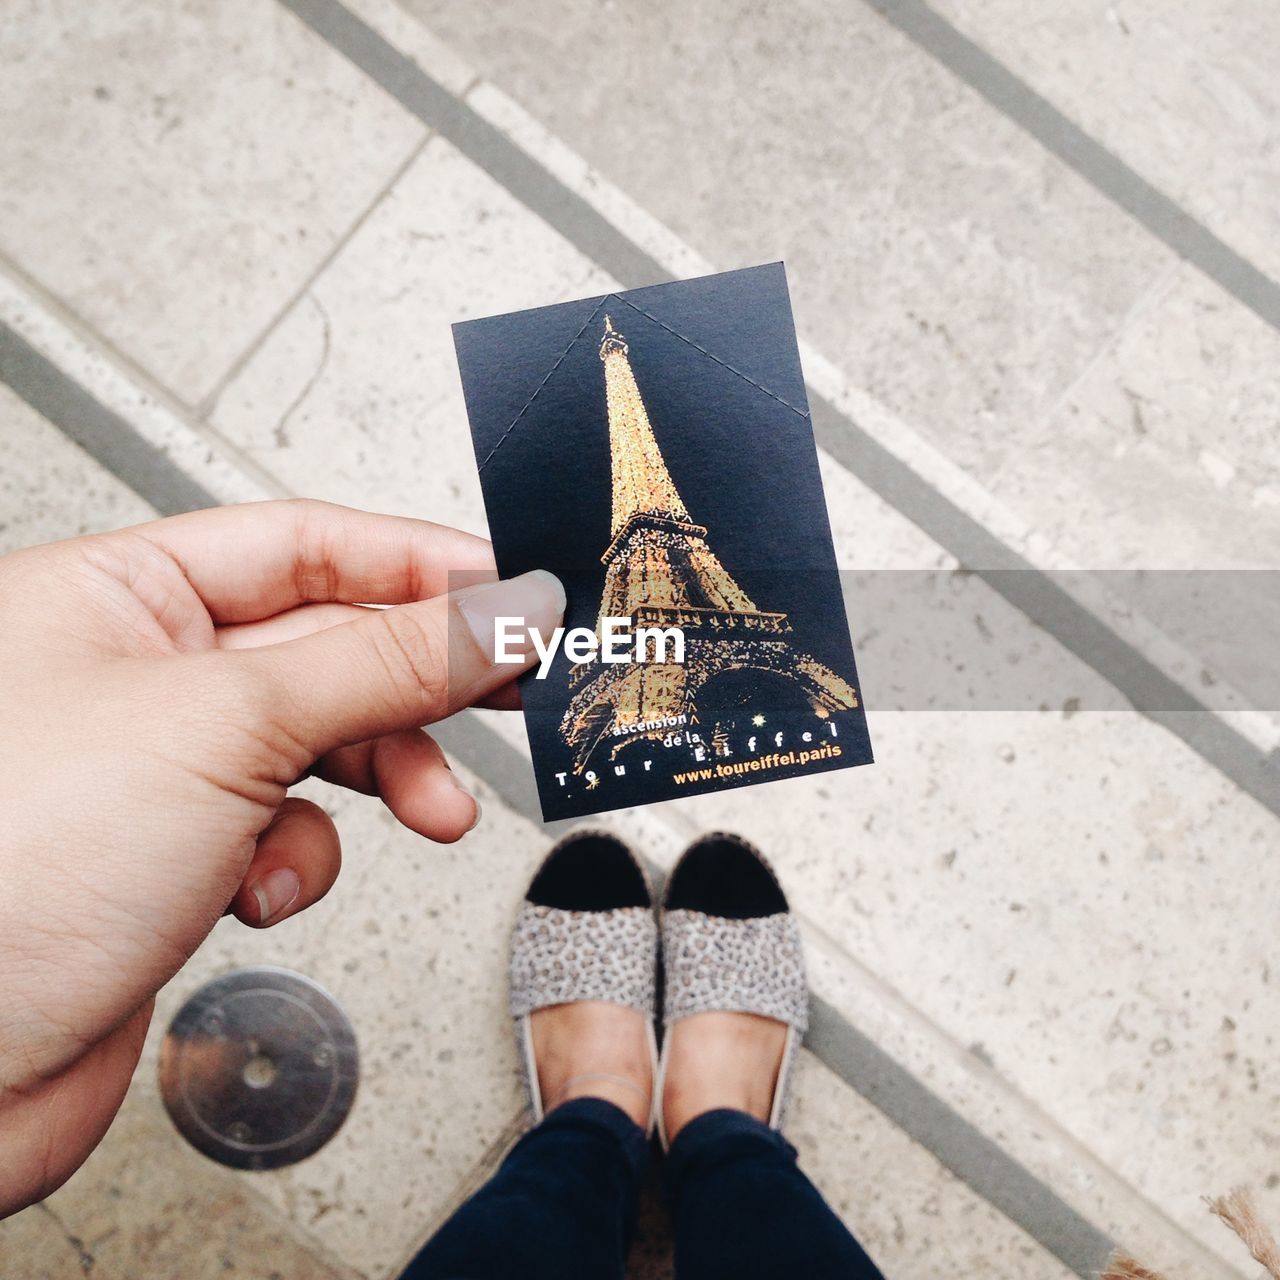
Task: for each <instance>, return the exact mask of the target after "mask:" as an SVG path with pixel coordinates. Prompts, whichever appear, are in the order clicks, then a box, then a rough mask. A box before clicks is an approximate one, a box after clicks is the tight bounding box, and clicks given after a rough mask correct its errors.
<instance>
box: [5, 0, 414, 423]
mask: <svg viewBox="0 0 1280 1280" xmlns="http://www.w3.org/2000/svg"><path fill="white" fill-rule="evenodd" d="M0 62H2V63H3V64H4V66H5V75H4V77H3V79H2V80H0V114H3V116H4V118H5V120H6V122H7V127H6V129H5V130H4V136H3V138H0V172H2V173H3V174H4V175H5V180H4V184H3V186H4V193H3V196H2V197H0V208H2V209H3V217H0V253H3V254H5V255H6V256H7V257H8V258H9V259H10V260H11V261H13V262H16V263H18V264H19V265H20V267H21V270H22V271H23V272H24V273H25V274H26V275H27V277H29V278H34V279H35V280H36V281H38V282H39V284H40V285H41V286H42V287H43V288H45V289H47V290H48V291H49V292H50V293H51V294H53V295H54V296H56V297H57V298H58V299H59V301H60V302H62V303H64V304H65V305H66V306H68V307H70V308H71V310H72V311H74V312H76V313H77V314H79V315H80V316H81V317H83V318H84V319H85V320H86V321H88V322H89V323H90V324H92V325H94V326H96V327H97V328H98V329H99V330H100V331H101V332H102V334H103V335H104V336H105V337H106V338H107V340H108V341H110V342H111V343H113V344H114V345H115V346H116V347H118V348H119V349H120V350H121V351H122V352H123V353H124V354H125V355H126V356H127V357H128V358H129V359H131V360H134V361H136V362H137V363H138V364H139V365H141V366H142V367H143V368H144V369H146V370H147V372H148V373H150V374H152V375H153V376H155V377H156V378H157V379H158V380H159V381H161V382H163V383H164V384H165V385H167V386H168V387H169V388H170V389H171V390H172V391H174V392H175V393H176V394H178V395H179V396H181V397H182V398H183V399H185V400H186V401H188V402H189V403H194V402H196V401H198V400H199V399H200V398H201V397H202V396H204V395H205V394H206V393H207V392H208V391H209V390H210V388H211V387H213V386H214V385H215V384H216V382H217V380H218V378H219V377H220V376H221V375H222V374H223V373H224V372H225V371H226V370H227V369H228V367H229V366H230V365H231V364H232V363H233V362H234V361H235V360H236V359H237V357H238V356H239V355H240V354H241V353H242V352H243V351H244V350H245V349H246V347H248V346H249V345H250V344H251V343H252V342H253V340H254V339H255V337H256V336H257V334H258V333H259V331H260V330H261V329H262V328H263V326H265V325H266V324H267V323H268V321H269V320H270V319H271V317H272V316H273V315H274V314H275V313H276V312H277V311H278V310H279V308H280V307H282V306H283V305H285V304H286V303H287V302H288V300H289V298H290V297H291V296H292V294H293V293H294V291H295V290H297V289H298V288H299V287H300V286H301V285H302V284H303V283H304V282H305V280H306V279H307V277H308V276H309V275H310V274H311V272H312V271H314V270H315V268H316V267H317V266H318V265H319V264H320V263H321V262H323V261H324V259H325V257H326V256H327V255H328V254H329V253H330V252H331V251H332V249H333V247H334V245H335V243H336V242H337V241H338V239H340V238H341V237H342V236H343V235H344V234H345V233H346V232H347V231H348V230H349V229H350V227H351V225H352V224H353V223H354V222H355V221H357V220H358V218H359V217H360V215H361V214H362V213H363V211H364V210H365V208H366V207H367V206H368V204H369V203H370V202H371V201H372V200H373V199H374V198H375V197H376V195H377V193H378V191H379V190H380V189H381V188H382V186H383V185H384V184H385V183H386V182H387V181H388V179H389V178H390V177H391V176H392V175H393V174H395V172H396V171H397V170H398V169H399V167H400V166H401V164H402V163H403V162H404V161H405V159H406V158H407V157H408V156H409V155H410V154H411V152H412V151H413V149H414V148H415V147H416V146H418V145H419V143H420V142H421V140H422V138H423V136H424V130H423V129H422V127H421V126H420V125H419V124H418V123H417V122H416V121H414V120H413V119H411V118H410V117H409V116H408V115H407V114H406V113H405V112H403V111H402V110H401V108H400V107H398V106H397V105H396V104H394V103H393V102H391V101H390V100H389V99H388V98H387V97H386V96H385V95H384V94H383V93H382V91H381V90H379V89H378V88H376V87H375V86H373V85H372V84H370V82H369V81H368V80H367V79H365V78H364V77H363V76H362V75H361V74H360V73H359V72H357V71H356V70H355V69H354V68H353V67H352V66H351V65H350V64H349V63H348V62H346V61H345V60H344V59H343V58H341V57H340V56H339V55H337V54H335V53H334V52H333V51H332V50H331V49H329V48H328V47H327V46H326V45H325V44H324V43H323V42H322V41H321V40H319V39H318V38H317V37H316V36H315V35H313V34H312V33H311V32H310V31H309V30H307V29H306V28H305V27H304V26H303V25H302V24H301V23H299V22H298V21H297V20H296V19H295V18H294V17H293V16H292V15H290V14H289V13H287V12H286V11H285V10H283V9H282V8H280V7H279V6H274V5H266V6H264V5H257V4H253V3H248V2H247V0H235V2H234V3H230V4H225V5H218V6H215V7H213V8H210V7H208V6H200V5H195V6H192V5H187V6H176V7H175V6H167V7H163V6H162V7H157V6H155V5H153V4H148V3H146V2H145V0H129V2H128V3H123V4H117V5H112V6H111V8H110V9H109V10H107V9H91V10H83V11H82V10H79V9H67V8H64V7H60V6H52V7H51V6H48V5H42V4H38V3H34V0H32V2H30V3H21V4H18V5H16V6H14V5H10V6H7V7H6V11H5V14H4V16H3V18H0Z"/></svg>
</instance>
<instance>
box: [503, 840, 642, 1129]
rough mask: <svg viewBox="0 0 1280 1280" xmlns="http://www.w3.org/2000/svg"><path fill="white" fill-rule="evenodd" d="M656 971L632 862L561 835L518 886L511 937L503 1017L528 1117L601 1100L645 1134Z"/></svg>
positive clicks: (603, 846)
mask: <svg viewBox="0 0 1280 1280" xmlns="http://www.w3.org/2000/svg"><path fill="white" fill-rule="evenodd" d="M656 965H657V926H656V924H655V922H654V918H653V904H652V899H651V897H650V894H649V886H648V884H647V883H646V881H645V878H644V873H643V872H642V871H641V869H640V866H639V864H638V863H637V862H636V860H635V858H634V857H633V856H632V855H631V853H630V851H629V850H628V849H627V847H626V846H625V845H624V844H623V843H622V842H621V841H619V840H616V839H615V838H614V837H612V836H608V835H603V834H600V833H597V832H575V833H573V834H572V835H570V836H568V837H566V839H564V840H563V841H561V843H560V844H558V845H557V846H556V847H555V848H554V849H553V850H552V851H551V853H550V854H549V855H548V856H547V860H546V861H545V862H544V863H543V864H542V867H541V868H540V870H539V871H538V874H537V875H536V876H535V877H534V879H533V883H532V884H531V885H530V886H529V892H528V894H527V895H526V898H525V902H524V903H523V904H522V906H521V908H520V914H519V917H518V919H517V921H516V929H515V934H514V936H513V938H512V949H511V1012H512V1015H513V1016H514V1018H515V1020H516V1026H517V1033H518V1035H519V1038H520V1045H521V1051H522V1057H523V1059H524V1068H525V1072H526V1077H527V1082H528V1085H529V1093H530V1101H531V1103H532V1107H533V1112H534V1117H535V1119H541V1118H542V1116H543V1115H544V1114H545V1113H546V1112H548V1111H551V1110H552V1109H554V1108H555V1107H558V1106H560V1105H561V1104H562V1103H565V1102H569V1101H571V1100H572V1099H574V1098H584V1097H589V1098H602V1099H604V1100H605V1101H606V1102H611V1103H613V1104H614V1105H615V1106H617V1107H620V1108H621V1109H622V1110H623V1111H624V1112H626V1114H627V1115H628V1116H630V1117H631V1119H632V1120H634V1121H635V1122H636V1124H638V1125H639V1126H640V1127H641V1128H643V1129H648V1127H649V1121H650V1116H651V1114H652V1106H651V1097H652V1092H653V1078H654V1050H653V1013H654V986H655V969H656Z"/></svg>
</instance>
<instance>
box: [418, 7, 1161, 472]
mask: <svg viewBox="0 0 1280 1280" xmlns="http://www.w3.org/2000/svg"><path fill="white" fill-rule="evenodd" d="M409 7H411V8H412V9H413V10H414V12H417V13H419V14H421V15H422V16H423V18H424V20H425V21H426V22H427V23H428V25H429V26H431V27H432V29H433V30H435V31H436V32H437V33H438V34H440V35H441V36H443V37H445V38H446V39H448V40H450V41H452V42H455V43H456V44H457V45H458V47H459V48H460V49H461V50H462V51H463V52H464V53H465V54H466V55H467V56H468V57H470V58H472V59H473V61H475V62H476V63H477V65H478V66H479V67H480V69H481V70H482V71H484V72H485V74H486V75H487V76H489V77H490V78H492V79H493V80H495V81H496V82H497V83H498V84H499V85H500V86H501V87H502V88H503V89H505V90H506V91H507V92H508V93H510V94H511V95H512V96H513V97H515V98H516V99H517V100H518V101H520V102H521V103H522V105H523V106H525V107H526V108H527V109H528V110H529V111H530V112H531V113H532V114H533V115H534V116H536V117H537V118H538V119H540V120H541V121H542V122H543V123H545V124H546V125H547V126H548V127H549V128H550V129H551V130H552V131H553V132H554V133H556V134H558V135H559V136H560V137H561V138H562V139H563V140H564V142H565V143H566V144H567V145H569V146H570V147H572V148H574V149H575V150H576V151H578V152H579V153H580V154H581V155H583V156H584V157H585V158H586V160H587V161H588V162H589V163H590V164H591V165H592V166H593V167H594V168H595V169H596V170H597V171H599V172H600V173H601V174H602V175H603V176H604V178H605V179H607V180H608V181H610V182H612V183H614V184H616V185H617V186H619V187H621V188H622V189H623V191H625V192H626V193H627V194H628V195H629V196H630V197H631V198H633V199H634V200H636V201H637V202H638V203H640V204H641V205H643V206H644V207H646V208H647V209H648V210H649V211H650V212H651V213H652V214H654V215H655V216H656V217H657V218H658V219H659V220H660V221H662V222H663V223H665V224H666V225H667V226H669V227H670V228H671V229H672V230H673V231H674V232H675V233H676V234H677V235H678V236H680V238H681V239H683V240H684V241H686V242H687V243H689V244H690V245H692V246H693V247H694V248H695V249H696V250H697V251H698V252H699V253H701V254H702V255H703V256H705V257H706V258H708V259H709V260H710V261H712V262H713V263H715V264H716V265H717V266H718V267H720V268H725V267H730V266H737V265H743V264H746V263H750V262H756V261H762V260H768V259H771V258H777V257H782V258H785V260H786V262H787V265H788V274H789V278H790V282H791V287H792V290H793V294H794V298H795V303H796V313H797V317H798V322H799V326H800V329H801V332H802V334H803V335H804V336H805V337H806V338H807V339H808V340H810V341H811V342H812V343H813V345H814V346H815V347H816V348H817V349H818V350H819V351H821V352H822V353H823V354H825V355H826V356H828V357H829V358H830V359H832V360H833V361H834V362H835V363H836V364H837V365H839V366H840V367H841V369H842V370H843V371H844V372H845V373H846V374H847V375H848V376H849V377H850V379H851V380H852V381H853V382H854V383H856V384H857V385H858V386H860V387H862V388H864V389H865V390H866V391H868V392H869V393H870V394H872V395H873V396H875V397H877V398H879V399H881V400H883V401H884V402H885V403H886V404H887V405H888V406H889V407H890V408H891V409H892V410H893V411H894V412H896V413H898V414H899V415H901V416H902V417H903V418H905V419H906V420H907V421H908V422H909V423H911V424H912V425H913V426H914V427H915V428H916V429H917V430H919V431H921V432H922V433H923V434H924V435H926V436H927V437H928V438H929V439H930V440H932V441H933V442H934V443H935V444H936V445H937V446H938V447H939V448H941V449H942V450H943V451H944V452H945V453H947V454H948V455H949V456H950V457H952V459H953V460H955V461H957V462H959V463H961V464H962V465H964V466H966V467H967V468H969V469H971V470H972V471H974V472H975V473H976V474H978V475H986V474H987V473H989V472H990V471H992V470H993V469H995V468H996V467H997V466H998V465H999V464H1000V463H1001V462H1003V461H1005V460H1006V459H1007V458H1008V457H1009V455H1010V454H1011V453H1012V452H1014V451H1015V446H1016V443H1017V438H1018V433H1019V432H1020V430H1021V429H1022V425H1023V423H1024V422H1025V421H1027V420H1028V419H1030V418H1033V417H1035V416H1036V415H1038V414H1039V413H1042V412H1044V411H1045V410H1046V409H1047V408H1048V407H1050V406H1052V405H1053V404H1054V403H1056V401H1057V399H1058V397H1059V396H1060V395H1061V394H1062V392H1063V391H1064V390H1065V389H1066V388H1067V387H1068V386H1069V385H1070V384H1071V383H1072V382H1073V381H1074V380H1075V378H1076V377H1077V376H1078V374H1079V372H1080V371H1081V370H1082V369H1083V368H1084V367H1085V365H1086V364H1087V363H1088V361H1089V360H1090V359H1091V358H1092V357H1093V355H1094V353H1095V352H1096V351H1097V350H1098V349H1099V347H1100V346H1101V345H1102V344H1103V343H1104V342H1105V341H1106V339H1107V338H1108V336H1109V335H1110V334H1111V333H1112V332H1114V330H1115V329H1116V328H1117V327H1119V326H1120V325H1121V324H1122V323H1123V322H1124V319H1125V317H1126V315H1127V314H1128V312H1129V311H1130V309H1131V308H1132V307H1133V306H1134V305H1135V304H1136V303H1137V302H1138V300H1139V299H1140V298H1141V297H1142V296H1143V295H1144V293H1145V292H1146V291H1147V290H1148V289H1149V288H1150V287H1151V286H1152V284H1153V283H1154V282H1155V281H1156V280H1157V279H1158V278H1159V276H1160V274H1161V273H1162V272H1163V271H1164V270H1165V269H1167V267H1168V266H1169V265H1170V262H1171V257H1170V255H1169V254H1168V252H1167V251H1166V250H1165V249H1163V247H1162V246H1159V245H1157V244H1156V243H1155V242H1154V241H1152V240H1151V238H1150V237H1149V236H1148V235H1147V234H1146V233H1145V231H1143V230H1142V229H1141V228H1139V227H1137V226H1135V225H1133V224H1132V223H1131V222H1130V220H1129V219H1128V218H1127V217H1126V216H1125V215H1123V214H1121V213H1120V212H1119V211H1118V210H1116V209H1115V208H1114V207H1112V206H1111V205H1110V204H1109V203H1108V202H1106V201H1105V200H1104V199H1102V198H1101V197H1100V196H1098V195H1097V193H1096V192H1094V191H1093V190H1092V189H1091V188H1089V187H1088V186H1087V184H1085V183H1083V182H1082V181H1081V180H1080V179H1078V178H1077V177H1076V176H1075V175H1074V174H1071V173H1070V172H1069V171H1067V170H1065V169H1064V168H1063V166H1061V165H1060V164H1059V163H1058V162H1057V161H1056V160H1053V159H1052V158H1051V157H1048V156H1046V155H1045V154H1044V153H1043V152H1042V151H1041V150H1040V148H1039V147H1038V146H1037V145H1036V144H1035V143H1034V142H1032V141H1031V140H1030V139H1028V138H1027V137H1026V136H1025V135H1024V134H1022V133H1021V132H1020V131H1019V130H1018V129H1017V128H1016V127H1015V126H1013V125H1012V124H1010V123H1009V122H1008V121H1007V120H1005V119H1004V118H1003V117H1001V116H999V115H998V114H997V113H996V112H994V111H993V110H992V109H991V108H989V107H988V106H987V105H986V104H985V103H983V102H981V101H980V100H979V99H978V98H977V97H976V95H974V94H973V93H972V92H971V91H970V90H968V89H967V88H966V87H964V86H962V85H961V84H959V83H958V82H957V81H956V80H955V79H954V78H953V77H951V76H950V75H949V74H948V73H947V72H945V71H943V70H942V69H941V68H939V67H938V66H937V65H936V64H935V63H934V62H933V61H932V60H931V59H929V58H928V57H926V56H925V55H924V54H922V53H920V52H919V51H918V50H917V49H916V48H915V47H914V46H913V45H911V44H910V43H909V42H908V41H906V40H905V38H903V37H901V36H899V35H898V34H897V33H896V32H894V31H892V30H891V29H890V28H888V27H887V26H886V25H885V24H884V23H883V22H882V21H881V20H880V19H879V18H878V17H876V16H875V15H874V14H873V13H872V12H871V11H870V10H868V9H865V8H864V7H862V6H860V5H848V6H841V7H840V8H838V9H835V10H833V9H831V8H830V6H822V5H820V4H818V3H817V0H805V3H803V4H802V5H800V7H799V8H798V9H796V8H791V9H788V10H787V12H786V14H785V16H784V15H783V13H782V12H781V11H778V12H777V13H775V14H772V15H770V14H767V13H761V12H760V11H759V10H758V9H755V8H752V9H750V11H749V12H748V6H746V5H745V4H735V5H733V6H731V7H730V9H729V10H725V9H723V8H721V9H717V10H716V11H715V12H714V13H713V12H711V11H709V10H708V11H705V12H697V13H687V12H683V11H682V13H681V16H680V20H679V24H678V25H677V27H675V28H674V29H673V25H672V18H671V14H670V13H669V12H668V11H665V10H663V9H662V8H660V7H659V8H654V7H652V6H650V7H649V8H647V9H644V10H630V9H620V10H619V11H618V12H617V13H615V14H613V15H611V17H610V18H609V20H608V21H602V20H601V19H600V16H599V13H598V11H597V10H595V9H592V8H589V7H587V6H579V7H573V8H571V9H570V10H569V11H567V12H566V11H565V9H564V7H563V6H555V7H554V12H553V7H552V6H548V5H545V4H544V5H538V4H534V5H530V6H524V7H522V9H521V10H520V11H519V13H511V14H505V15H504V18H503V21H502V22H501V23H494V22H491V21H488V20H487V19H483V20H482V19H481V17H480V15H479V14H477V13H467V12H464V11H462V10H459V9H458V8H457V7H456V6H449V5H446V4H440V3H437V2H436V0H412V2H411V3H410V6H409ZM565 64H569V65H573V66H574V67H576V68H580V74H578V75H576V76H574V77H572V78H568V79H566V78H565V77H562V76H559V75H558V74H556V71H555V68H556V67H559V66H562V65H565ZM657 86H661V88H660V89H658V88H657ZM672 172H678V173H681V174H682V175H684V178H683V180H682V181H680V182H672V181H670V174H671V173H672ZM1046 227H1052V228H1053V234H1046V232H1045V229H1046Z"/></svg>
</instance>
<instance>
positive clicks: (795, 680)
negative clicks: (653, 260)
mask: <svg viewBox="0 0 1280 1280" xmlns="http://www.w3.org/2000/svg"><path fill="white" fill-rule="evenodd" d="M600 359H601V361H602V362H603V364H604V380H605V397H606V403H607V407H608V416H609V450H610V458H611V462H612V475H613V519H612V526H611V530H610V535H611V537H610V542H609V545H608V547H606V548H605V551H604V554H603V555H602V556H601V558H600V559H601V562H602V563H603V564H604V566H605V582H604V591H603V595H602V598H601V601H600V613H599V620H598V622H597V635H600V634H602V629H603V625H604V619H606V618H627V619H630V623H631V628H632V630H633V631H634V630H635V629H636V628H638V627H661V628H668V627H679V628H680V629H681V630H682V631H683V633H684V637H685V651H684V662H683V663H677V662H673V661H669V660H668V661H658V660H652V661H648V660H646V661H638V662H628V663H621V664H608V665H606V664H603V663H601V662H600V661H599V659H598V658H597V659H594V660H592V661H590V662H585V663H579V664H578V665H577V666H575V667H574V668H573V670H572V673H571V675H570V687H571V688H573V689H574V690H576V692H574V694H573V696H572V698H571V700H570V703H569V706H568V709H567V710H566V712H565V715H564V718H563V720H562V722H561V726H560V732H561V736H562V737H563V738H564V740H565V742H566V744H567V745H568V746H569V747H570V748H572V750H573V752H574V772H575V773H577V774H581V773H582V772H583V771H584V769H586V768H587V765H588V762H589V761H590V760H591V759H592V758H594V757H595V755H596V752H597V750H601V749H603V748H604V747H605V744H608V750H607V757H606V758H607V759H609V760H612V759H614V758H615V757H616V756H617V755H618V753H619V752H620V751H622V750H623V749H624V748H626V747H628V746H630V745H632V744H634V743H636V742H638V741H644V740H646V739H648V740H651V741H660V740H661V739H663V738H665V737H667V736H668V735H670V734H672V732H673V727H672V726H677V725H678V726H682V729H683V731H687V729H688V727H689V726H697V725H700V724H703V723H704V717H703V716H702V715H700V714H699V713H700V710H701V711H703V712H705V711H706V710H707V704H709V703H710V702H711V701H712V698H711V696H710V695H711V694H712V693H713V692H714V691H716V689H717V687H718V686H723V685H724V684H725V682H726V681H727V680H731V679H733V678H734V677H735V675H737V676H739V677H742V676H745V677H747V678H748V680H749V682H750V684H754V685H758V686H759V687H761V688H765V687H767V688H769V689H774V690H776V689H777V688H778V687H779V684H780V683H785V685H786V687H787V690H788V692H789V693H790V694H791V695H792V696H793V698H795V699H798V701H799V702H800V703H801V704H803V705H805V706H807V708H808V710H810V711H811V712H812V714H814V715H815V716H817V717H818V718H819V719H826V718H827V717H829V716H830V715H831V713H832V712H834V711H841V710H851V709H852V708H854V707H856V706H857V705H858V694H857V691H856V690H855V689H854V688H853V686H852V685H850V684H849V683H848V682H847V681H846V680H844V679H842V678H841V677H840V676H838V675H837V674H836V673H835V672H834V671H832V670H831V669H830V668H829V667H827V666H825V665H824V664H823V663H821V662H819V661H818V660H817V659H815V658H813V657H811V656H809V655H808V654H805V653H802V652H799V651H798V650H797V649H796V648H795V647H794V646H793V645H792V643H791V641H790V640H789V639H788V636H789V635H790V633H791V624H790V623H789V622H788V620H787V615H786V614H785V613H770V612H768V611H766V610H763V609H761V608H759V607H758V606H757V605H756V603H755V602H754V601H753V600H752V599H751V598H750V597H749V596H748V595H747V593H746V592H745V591H744V590H743V589H742V587H741V586H740V585H739V584H738V583H737V582H736V581H735V580H734V578H733V577H732V575H731V574H730V573H729V572H728V570H727V569H725V567H724V566H723V565H722V564H721V563H720V561H719V559H718V558H717V556H716V554H715V552H714V551H712V549H711V547H710V546H709V545H708V543H707V529H706V528H705V527H704V526H702V525H700V524H697V523H695V521H694V520H693V518H692V517H691V516H690V515H689V511H688V508H687V507H686V506H685V504H684V500H683V499H682V498H681V496H680V493H679V491H678V490H677V488H676V486H675V482H674V481H673V480H672V478H671V475H670V473H669V472H668V470H667V464H666V462H665V461H664V459H663V456H662V451H661V450H660V449H659V447H658V441H657V439H656V437H655V436H654V433H653V428H652V426H651V425H650V423H649V415H648V413H647V411H646V410H645V406H644V401H643V400H642V399H641V397H640V389H639V387H637V385H636V380H635V375H634V373H633V372H632V369H631V362H630V360H629V359H628V347H627V343H626V339H625V338H624V337H623V336H622V334H620V333H619V332H618V331H617V330H616V329H615V328H614V327H613V322H612V320H611V319H610V318H609V317H608V316H607V315H606V316H605V320H604V334H603V337H602V339H601V342H600ZM765 696H766V697H767V696H772V695H765ZM720 701H722V699H720V700H717V704H719V702H720ZM757 723H763V721H762V720H758V721H757ZM713 728H715V729H717V730H718V728H719V726H718V724H717V725H714V726H713V724H712V723H706V724H705V730H706V733H707V736H708V737H710V736H711V734H712V731H713ZM680 731H682V730H676V732H680ZM695 731H696V730H695Z"/></svg>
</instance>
